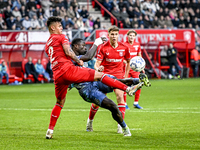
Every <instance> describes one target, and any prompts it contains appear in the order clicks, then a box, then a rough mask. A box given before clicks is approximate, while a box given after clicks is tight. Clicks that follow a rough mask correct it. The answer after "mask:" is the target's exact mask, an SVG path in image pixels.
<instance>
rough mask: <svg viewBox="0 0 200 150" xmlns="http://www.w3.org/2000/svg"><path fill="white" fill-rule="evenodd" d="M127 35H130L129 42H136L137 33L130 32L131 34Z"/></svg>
mask: <svg viewBox="0 0 200 150" xmlns="http://www.w3.org/2000/svg"><path fill="white" fill-rule="evenodd" d="M127 37H128V41H129V42H134V41H135V38H136V35H135V33H129V35H128V36H127Z"/></svg>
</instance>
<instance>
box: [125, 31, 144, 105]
mask: <svg viewBox="0 0 200 150" xmlns="http://www.w3.org/2000/svg"><path fill="white" fill-rule="evenodd" d="M136 36H137V32H136V31H135V30H133V29H131V30H129V31H128V32H127V37H128V41H126V42H124V44H125V45H126V46H128V47H129V49H130V55H131V58H133V57H135V56H140V57H142V54H141V47H140V43H138V42H135V38H136ZM143 73H144V71H143ZM139 75H140V72H136V71H133V70H132V69H130V72H129V75H128V77H132V78H139ZM140 93H141V89H139V90H137V92H136V93H135V100H134V103H133V106H134V107H135V108H138V109H143V108H142V107H141V106H140V105H139V104H138V101H139V98H140ZM124 100H125V101H126V93H125V96H124Z"/></svg>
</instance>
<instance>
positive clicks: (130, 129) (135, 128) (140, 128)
mask: <svg viewBox="0 0 200 150" xmlns="http://www.w3.org/2000/svg"><path fill="white" fill-rule="evenodd" d="M129 130H142V129H141V128H132V129H129Z"/></svg>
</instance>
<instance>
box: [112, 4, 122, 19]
mask: <svg viewBox="0 0 200 150" xmlns="http://www.w3.org/2000/svg"><path fill="white" fill-rule="evenodd" d="M111 13H112V14H113V16H114V17H115V18H116V19H117V20H118V21H120V20H121V18H120V17H121V15H120V11H119V10H117V8H116V7H114V8H113V10H112V11H111Z"/></svg>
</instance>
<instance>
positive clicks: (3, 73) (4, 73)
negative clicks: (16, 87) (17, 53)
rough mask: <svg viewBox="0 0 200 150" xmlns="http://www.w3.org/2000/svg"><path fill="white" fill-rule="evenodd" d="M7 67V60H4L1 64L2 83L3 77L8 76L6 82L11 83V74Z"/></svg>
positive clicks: (0, 81) (0, 82)
mask: <svg viewBox="0 0 200 150" xmlns="http://www.w3.org/2000/svg"><path fill="white" fill-rule="evenodd" d="M7 69H8V68H7V67H6V63H5V61H2V63H1V65H0V84H2V79H3V77H6V84H9V75H8V73H7Z"/></svg>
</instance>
